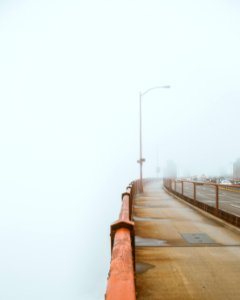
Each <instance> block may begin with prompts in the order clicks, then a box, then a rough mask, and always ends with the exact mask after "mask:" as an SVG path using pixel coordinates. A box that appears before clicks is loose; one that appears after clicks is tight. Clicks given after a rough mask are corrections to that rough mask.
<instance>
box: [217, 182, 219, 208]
mask: <svg viewBox="0 0 240 300" xmlns="http://www.w3.org/2000/svg"><path fill="white" fill-rule="evenodd" d="M218 208H219V188H218V184H216V209H218Z"/></svg>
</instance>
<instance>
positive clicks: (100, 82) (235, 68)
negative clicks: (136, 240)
mask: <svg viewBox="0 0 240 300" xmlns="http://www.w3.org/2000/svg"><path fill="white" fill-rule="evenodd" d="M239 14H240V4H239V2H238V1H235V0H232V1H231V0H225V1H223V0H222V1H221V0H218V1H217V0H216V1H214V0H210V1H209V0H208V1H207V0H202V1H193V0H191V1H190V0H189V1H187V0H183V1H177V0H176V1H171V0H168V1H161V0H156V1H153V0H148V1H143V0H138V1H137V0H128V1H125V0H121V1H110V0H99V1H96V0H88V1H72V0H68V1H52V0H48V1H46V0H45V1H34V0H29V1H24V0H22V1H21V0H20V1H11V0H9V1H4V0H2V1H0V153H1V155H0V201H1V209H0V239H1V247H0V253H1V255H0V265H1V270H0V281H1V289H0V298H1V299H3V300H13V299H14V300H15V299H19V300H28V299H29V300H30V299H31V300H32V299H35V300H38V299H39V300H40V299H41V300H42V299H44V300H48V299H49V300H50V299H51V300H53V299H57V300H61V299H64V300H65V299H68V300H69V299H70V300H76V299H83V300H98V299H103V294H104V291H105V286H106V279H107V273H108V269H109V260H110V239H109V225H110V223H111V222H113V221H114V220H115V219H117V216H118V212H119V208H120V204H121V202H120V194H121V192H122V191H124V189H125V187H126V185H127V184H128V183H129V182H130V181H132V180H133V179H135V178H137V177H138V171H139V170H138V165H137V163H136V161H137V159H138V158H139V127H138V126H139V123H138V122H139V116H138V108H139V107H138V105H139V102H138V101H139V92H140V91H142V92H144V91H145V90H147V89H148V88H151V87H153V86H157V85H164V84H170V85H171V89H158V90H154V91H152V92H150V93H149V94H147V95H145V96H144V98H143V152H144V157H145V158H146V160H147V162H146V164H145V166H144V176H155V169H156V165H157V156H159V163H160V168H161V170H162V169H163V168H164V164H165V161H166V160H168V159H172V160H174V161H176V162H177V164H178V167H179V171H180V172H181V173H182V174H184V173H187V172H189V173H191V174H193V173H194V174H202V173H205V174H218V173H219V172H220V170H222V169H224V170H228V171H229V170H231V164H232V162H233V161H234V160H235V159H236V158H238V157H240V142H239V138H238V132H239V127H240V126H239V111H240V110H239V108H240V104H239V103H240V102H239V96H240V86H239V78H240V55H239V53H240V40H239V39H240V38H239V37H240V18H239ZM157 149H158V150H157Z"/></svg>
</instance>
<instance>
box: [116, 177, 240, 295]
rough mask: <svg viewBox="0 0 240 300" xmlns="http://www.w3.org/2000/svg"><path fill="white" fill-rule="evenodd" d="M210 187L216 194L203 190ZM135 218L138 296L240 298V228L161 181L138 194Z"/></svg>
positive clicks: (204, 192) (201, 192)
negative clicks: (178, 196)
mask: <svg viewBox="0 0 240 300" xmlns="http://www.w3.org/2000/svg"><path fill="white" fill-rule="evenodd" d="M186 192H187V189H186ZM188 192H189V193H190V190H188ZM207 193H208V196H210V195H212V196H213V193H210V191H208V190H201V191H200V190H199V193H198V195H199V196H200V195H202V194H203V195H204V197H205V196H206V194H207ZM133 220H134V222H135V254H136V255H135V261H136V292H137V299H138V300H161V299H163V300H166V299H168V300H176V299H178V300H193V299H194V300H215V299H218V300H226V299H229V300H230V299H231V300H238V299H240V288H239V287H240V251H239V250H240V230H239V229H237V228H235V227H233V226H231V225H228V224H226V223H225V222H224V221H222V220H216V218H213V217H212V216H211V215H208V214H206V213H201V212H200V211H199V210H196V209H195V208H194V207H192V206H191V205H189V204H186V203H185V202H184V201H181V200H178V199H176V198H175V197H173V196H171V195H169V194H168V193H166V192H165V191H164V190H163V189H162V188H161V187H160V182H159V183H156V182H154V183H148V184H147V185H145V187H144V193H143V194H138V195H136V197H135V199H134V208H133ZM122 255H123V254H122Z"/></svg>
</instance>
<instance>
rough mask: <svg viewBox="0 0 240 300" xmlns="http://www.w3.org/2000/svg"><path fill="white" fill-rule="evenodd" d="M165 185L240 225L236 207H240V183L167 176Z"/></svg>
mask: <svg viewBox="0 0 240 300" xmlns="http://www.w3.org/2000/svg"><path fill="white" fill-rule="evenodd" d="M163 185H164V187H165V188H166V189H167V190H168V191H169V192H171V193H173V194H175V195H176V196H178V197H180V198H182V199H184V200H185V201H187V202H189V203H191V204H193V205H195V206H197V207H199V208H201V209H203V210H205V211H207V212H209V213H211V214H213V215H215V216H216V217H219V218H221V219H223V220H225V221H227V222H229V223H231V224H233V225H235V226H237V227H240V216H239V215H238V214H237V213H236V209H240V185H227V184H216V183H209V182H197V181H188V180H179V179H173V178H165V179H164V180H163ZM234 199H235V200H234ZM237 203H238V204H237Z"/></svg>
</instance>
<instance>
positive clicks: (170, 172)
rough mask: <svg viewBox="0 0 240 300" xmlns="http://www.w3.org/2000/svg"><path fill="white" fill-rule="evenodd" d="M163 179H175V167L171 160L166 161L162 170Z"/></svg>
mask: <svg viewBox="0 0 240 300" xmlns="http://www.w3.org/2000/svg"><path fill="white" fill-rule="evenodd" d="M164 177H165V178H177V165H176V164H175V162H173V161H172V160H168V161H167V165H166V168H165V169H164Z"/></svg>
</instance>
